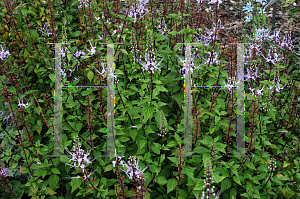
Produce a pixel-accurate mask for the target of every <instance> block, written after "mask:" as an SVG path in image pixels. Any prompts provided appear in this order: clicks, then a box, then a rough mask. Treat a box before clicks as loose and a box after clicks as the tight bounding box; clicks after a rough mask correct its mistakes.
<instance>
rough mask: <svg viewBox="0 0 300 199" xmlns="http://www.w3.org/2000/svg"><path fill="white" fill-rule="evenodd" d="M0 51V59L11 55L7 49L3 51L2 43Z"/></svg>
mask: <svg viewBox="0 0 300 199" xmlns="http://www.w3.org/2000/svg"><path fill="white" fill-rule="evenodd" d="M1 48H2V51H0V59H2V60H5V59H6V58H7V57H8V56H9V55H11V54H10V53H9V51H8V50H7V51H4V49H3V47H2V45H1Z"/></svg>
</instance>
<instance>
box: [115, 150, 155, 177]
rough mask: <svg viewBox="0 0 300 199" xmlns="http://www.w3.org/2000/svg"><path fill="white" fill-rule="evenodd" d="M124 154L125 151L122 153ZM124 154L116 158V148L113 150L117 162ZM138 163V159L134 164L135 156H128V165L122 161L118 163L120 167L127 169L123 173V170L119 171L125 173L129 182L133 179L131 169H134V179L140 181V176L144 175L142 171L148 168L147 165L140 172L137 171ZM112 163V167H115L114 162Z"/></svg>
mask: <svg viewBox="0 0 300 199" xmlns="http://www.w3.org/2000/svg"><path fill="white" fill-rule="evenodd" d="M124 153H125V151H124ZM124 153H123V156H121V157H120V156H117V154H116V148H115V157H116V159H117V158H119V160H121V158H122V157H124ZM139 161H140V158H139V159H138V161H137V162H136V157H135V156H130V157H129V161H128V164H126V163H125V162H124V161H123V160H122V161H120V163H121V165H122V166H123V167H124V166H126V167H127V171H125V170H123V169H121V168H120V169H121V170H122V171H124V172H125V173H126V175H127V176H128V178H129V179H130V180H132V178H133V168H135V172H134V174H135V176H136V178H138V179H140V180H141V179H142V174H143V173H144V171H145V170H146V169H147V168H148V166H149V165H147V166H146V167H145V168H144V169H143V170H142V171H141V170H140V169H139V166H138V164H139ZM112 163H113V166H114V167H115V165H116V161H113V162H112ZM144 179H145V178H144Z"/></svg>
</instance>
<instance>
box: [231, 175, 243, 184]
mask: <svg viewBox="0 0 300 199" xmlns="http://www.w3.org/2000/svg"><path fill="white" fill-rule="evenodd" d="M233 180H234V182H236V183H237V184H239V185H241V186H242V184H241V181H240V178H239V177H238V176H233Z"/></svg>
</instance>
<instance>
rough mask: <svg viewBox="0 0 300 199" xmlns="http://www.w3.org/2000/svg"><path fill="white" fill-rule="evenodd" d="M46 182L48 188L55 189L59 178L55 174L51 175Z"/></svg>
mask: <svg viewBox="0 0 300 199" xmlns="http://www.w3.org/2000/svg"><path fill="white" fill-rule="evenodd" d="M48 182H49V185H50V187H55V186H56V185H58V182H59V177H58V176H57V175H55V174H52V175H51V176H50V177H49V179H48Z"/></svg>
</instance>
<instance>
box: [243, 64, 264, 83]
mask: <svg viewBox="0 0 300 199" xmlns="http://www.w3.org/2000/svg"><path fill="white" fill-rule="evenodd" d="M257 73H258V67H257V68H256V72H255V73H253V72H252V71H250V70H249V69H248V68H247V75H245V77H246V80H250V79H253V80H254V81H255V80H256V78H258V77H260V76H261V75H257Z"/></svg>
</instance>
